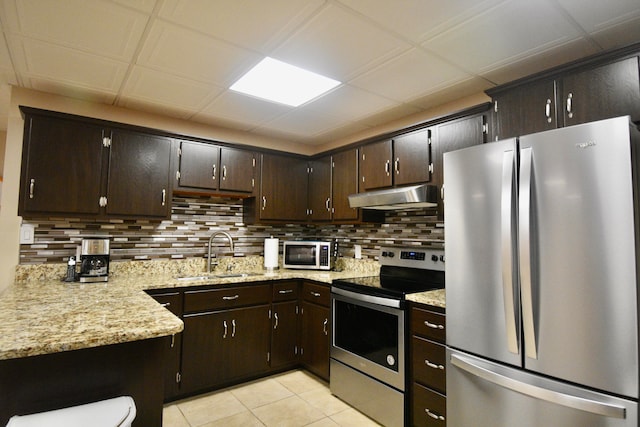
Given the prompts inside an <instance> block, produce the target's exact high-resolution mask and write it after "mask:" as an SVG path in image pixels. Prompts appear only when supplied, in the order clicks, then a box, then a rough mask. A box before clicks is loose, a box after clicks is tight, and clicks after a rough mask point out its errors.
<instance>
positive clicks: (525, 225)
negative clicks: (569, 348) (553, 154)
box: [518, 147, 538, 359]
mask: <svg viewBox="0 0 640 427" xmlns="http://www.w3.org/2000/svg"><path fill="white" fill-rule="evenodd" d="M532 164H533V156H532V152H531V147H527V148H523V149H522V150H521V151H520V188H519V196H518V197H519V206H518V243H519V254H520V265H519V267H520V292H521V298H522V326H523V332H524V344H525V346H524V347H525V354H526V356H527V357H529V358H531V359H537V358H538V349H537V343H536V331H535V323H534V316H533V288H532V286H533V284H532V283H531V282H532V276H531V196H532V194H531V188H532V172H533V171H532Z"/></svg>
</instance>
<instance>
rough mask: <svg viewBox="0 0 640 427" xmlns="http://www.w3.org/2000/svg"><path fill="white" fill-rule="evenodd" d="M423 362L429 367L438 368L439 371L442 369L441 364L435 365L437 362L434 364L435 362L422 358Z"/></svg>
mask: <svg viewBox="0 0 640 427" xmlns="http://www.w3.org/2000/svg"><path fill="white" fill-rule="evenodd" d="M424 364H425V365H427V366H428V367H430V368H433V369H440V370H441V371H444V366H442V365H437V364H435V363H431V362H429V361H428V360H427V359H424Z"/></svg>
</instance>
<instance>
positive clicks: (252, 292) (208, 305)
mask: <svg viewBox="0 0 640 427" xmlns="http://www.w3.org/2000/svg"><path fill="white" fill-rule="evenodd" d="M270 302H271V285H247V286H238V287H232V288H215V289H202V290H200V289H197V290H193V291H187V292H185V293H184V311H185V313H189V312H194V311H207V310H218V309H226V308H233V307H242V306H246V305H259V304H269V303H270Z"/></svg>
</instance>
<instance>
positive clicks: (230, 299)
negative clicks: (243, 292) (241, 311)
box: [222, 294, 240, 301]
mask: <svg viewBox="0 0 640 427" xmlns="http://www.w3.org/2000/svg"><path fill="white" fill-rule="evenodd" d="M238 298H240V295H238V294H236V295H233V296H231V297H222V299H223V300H225V301H233V300H234V299H238Z"/></svg>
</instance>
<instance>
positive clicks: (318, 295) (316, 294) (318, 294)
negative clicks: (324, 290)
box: [309, 291, 321, 298]
mask: <svg viewBox="0 0 640 427" xmlns="http://www.w3.org/2000/svg"><path fill="white" fill-rule="evenodd" d="M309 293H310V294H311V295H313V296H314V297H316V298H320V296H321V295H320V293H319V292H313V291H311V292H309Z"/></svg>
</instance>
